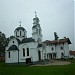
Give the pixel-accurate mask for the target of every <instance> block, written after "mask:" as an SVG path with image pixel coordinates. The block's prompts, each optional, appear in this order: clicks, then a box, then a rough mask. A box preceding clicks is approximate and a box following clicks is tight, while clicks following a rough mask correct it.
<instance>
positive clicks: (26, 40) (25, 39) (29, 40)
mask: <svg viewBox="0 0 75 75" xmlns="http://www.w3.org/2000/svg"><path fill="white" fill-rule="evenodd" d="M27 42H35V40H34V39H32V38H24V39H23V40H22V42H21V43H27Z"/></svg>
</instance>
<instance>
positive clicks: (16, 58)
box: [5, 15, 71, 63]
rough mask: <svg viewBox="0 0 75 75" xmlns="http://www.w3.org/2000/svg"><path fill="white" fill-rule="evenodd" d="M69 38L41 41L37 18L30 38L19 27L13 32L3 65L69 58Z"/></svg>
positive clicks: (23, 29) (34, 20) (40, 30)
mask: <svg viewBox="0 0 75 75" xmlns="http://www.w3.org/2000/svg"><path fill="white" fill-rule="evenodd" d="M69 44H71V42H70V40H69V38H63V39H58V40H53V41H50V40H46V41H43V40H42V29H41V26H40V24H39V18H38V17H37V16H36V15H35V18H33V27H32V37H27V31H26V29H25V28H23V27H21V26H19V27H17V28H16V29H15V31H14V37H12V38H11V39H10V41H9V43H8V46H7V47H6V50H5V63H21V62H24V63H30V62H37V61H40V60H44V59H48V60H50V59H61V57H63V56H69Z"/></svg>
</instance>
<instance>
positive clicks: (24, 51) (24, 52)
mask: <svg viewBox="0 0 75 75" xmlns="http://www.w3.org/2000/svg"><path fill="white" fill-rule="evenodd" d="M23 57H25V49H24V48H23Z"/></svg>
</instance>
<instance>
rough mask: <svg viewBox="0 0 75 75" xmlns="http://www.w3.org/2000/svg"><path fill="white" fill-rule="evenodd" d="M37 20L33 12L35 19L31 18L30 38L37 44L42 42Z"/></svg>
mask: <svg viewBox="0 0 75 75" xmlns="http://www.w3.org/2000/svg"><path fill="white" fill-rule="evenodd" d="M39 21H40V20H39V18H38V17H37V13H36V12H35V18H33V27H32V38H33V39H34V40H35V41H36V42H38V43H41V42H42V29H41V27H40V24H39Z"/></svg>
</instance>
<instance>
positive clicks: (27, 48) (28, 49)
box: [27, 48, 29, 56]
mask: <svg viewBox="0 0 75 75" xmlns="http://www.w3.org/2000/svg"><path fill="white" fill-rule="evenodd" d="M27 56H29V48H27Z"/></svg>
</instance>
